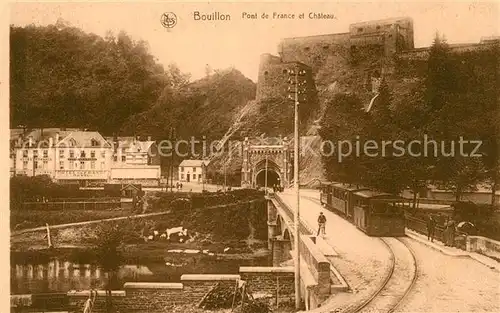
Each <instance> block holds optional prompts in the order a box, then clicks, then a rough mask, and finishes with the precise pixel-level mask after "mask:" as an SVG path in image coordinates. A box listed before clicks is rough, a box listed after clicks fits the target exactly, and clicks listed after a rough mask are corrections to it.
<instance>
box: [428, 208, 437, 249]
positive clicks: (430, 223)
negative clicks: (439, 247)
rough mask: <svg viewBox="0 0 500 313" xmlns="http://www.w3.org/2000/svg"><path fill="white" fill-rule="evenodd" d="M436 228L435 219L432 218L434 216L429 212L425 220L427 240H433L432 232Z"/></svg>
mask: <svg viewBox="0 0 500 313" xmlns="http://www.w3.org/2000/svg"><path fill="white" fill-rule="evenodd" d="M435 230H436V221H435V220H434V216H432V214H429V219H428V220H427V240H430V241H431V242H434V233H435Z"/></svg>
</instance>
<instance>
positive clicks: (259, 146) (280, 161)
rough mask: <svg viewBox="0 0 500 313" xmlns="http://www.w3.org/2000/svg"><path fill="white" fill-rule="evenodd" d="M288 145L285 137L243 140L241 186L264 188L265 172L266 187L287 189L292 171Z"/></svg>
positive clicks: (291, 150) (290, 153) (290, 152)
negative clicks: (276, 186) (275, 186)
mask: <svg viewBox="0 0 500 313" xmlns="http://www.w3.org/2000/svg"><path fill="white" fill-rule="evenodd" d="M290 143H291V141H290V140H288V139H287V138H286V137H285V138H275V137H271V138H262V137H259V138H252V139H249V138H248V137H247V138H245V141H243V165H242V168H241V174H242V175H241V186H243V187H248V188H255V187H257V186H261V187H263V186H265V181H266V172H267V186H274V185H278V186H282V187H288V185H289V183H290V181H291V180H292V170H293V166H292V157H291V155H292V152H293V149H291V148H290Z"/></svg>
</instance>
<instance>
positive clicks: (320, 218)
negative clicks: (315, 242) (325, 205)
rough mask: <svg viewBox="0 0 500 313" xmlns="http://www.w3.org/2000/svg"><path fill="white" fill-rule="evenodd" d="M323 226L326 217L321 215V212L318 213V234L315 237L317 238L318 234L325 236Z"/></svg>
mask: <svg viewBox="0 0 500 313" xmlns="http://www.w3.org/2000/svg"><path fill="white" fill-rule="evenodd" d="M325 224H326V216H324V215H323V212H320V213H319V216H318V234H317V235H316V236H319V233H320V232H321V234H322V235H323V236H324V235H326V232H325Z"/></svg>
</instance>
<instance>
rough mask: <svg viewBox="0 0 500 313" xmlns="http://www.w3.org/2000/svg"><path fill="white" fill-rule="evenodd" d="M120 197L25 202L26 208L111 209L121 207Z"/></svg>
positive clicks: (24, 207) (24, 206)
mask: <svg viewBox="0 0 500 313" xmlns="http://www.w3.org/2000/svg"><path fill="white" fill-rule="evenodd" d="M121 206H122V205H121V199H120V198H59V199H54V201H47V202H24V203H23V209H24V210H109V209H115V208H120V207H121Z"/></svg>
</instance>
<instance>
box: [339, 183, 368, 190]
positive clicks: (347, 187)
mask: <svg viewBox="0 0 500 313" xmlns="http://www.w3.org/2000/svg"><path fill="white" fill-rule="evenodd" d="M333 187H335V188H338V189H343V190H347V191H361V190H368V188H363V187H357V186H356V185H349V184H344V183H335V184H333Z"/></svg>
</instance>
